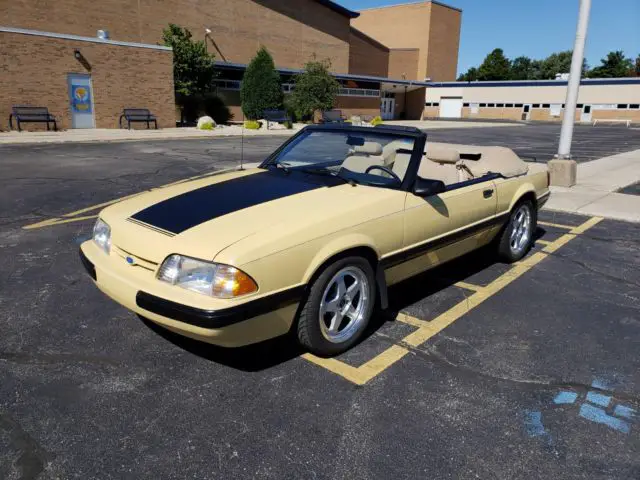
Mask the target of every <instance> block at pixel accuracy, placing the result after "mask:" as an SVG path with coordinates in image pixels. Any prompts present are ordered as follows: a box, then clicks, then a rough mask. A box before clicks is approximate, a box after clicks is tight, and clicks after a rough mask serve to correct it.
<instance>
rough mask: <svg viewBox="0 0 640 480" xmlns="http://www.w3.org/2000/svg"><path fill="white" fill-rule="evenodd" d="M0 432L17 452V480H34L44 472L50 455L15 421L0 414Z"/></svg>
mask: <svg viewBox="0 0 640 480" xmlns="http://www.w3.org/2000/svg"><path fill="white" fill-rule="evenodd" d="M2 430H4V431H5V432H7V434H8V435H9V441H10V442H11V445H12V446H13V448H15V450H17V451H18V452H19V457H18V458H17V459H16V461H15V465H16V466H17V467H18V468H19V469H20V477H18V478H19V480H35V479H36V478H37V477H38V476H39V475H40V474H41V473H42V472H43V471H44V469H45V467H46V465H47V463H48V462H49V461H50V460H51V455H50V454H49V453H48V452H46V451H45V450H44V449H43V448H42V447H41V446H40V445H39V444H38V442H37V441H36V440H35V439H34V438H33V437H31V435H29V434H28V433H27V432H25V431H24V429H23V428H22V427H21V426H20V424H19V423H18V422H17V421H15V420H14V419H13V418H11V417H10V416H9V415H7V414H4V413H1V412H0V431H2Z"/></svg>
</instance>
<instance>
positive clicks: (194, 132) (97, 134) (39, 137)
mask: <svg viewBox="0 0 640 480" xmlns="http://www.w3.org/2000/svg"><path fill="white" fill-rule="evenodd" d="M385 124H389V125H409V126H416V127H418V128H424V129H432V130H434V129H441V128H471V127H501V126H513V125H512V124H506V123H486V122H475V123H470V122H467V123H462V122H447V121H434V120H429V121H415V122H414V121H404V122H402V121H390V122H385ZM304 126H305V124H303V123H296V124H294V126H293V128H292V129H290V130H289V129H286V128H284V127H283V126H281V125H277V124H276V125H272V126H271V129H270V130H267V129H266V128H261V129H260V130H248V129H246V128H242V126H241V125H221V126H219V127H217V128H216V129H214V130H211V131H206V130H198V129H196V128H193V127H185V128H161V129H159V130H146V129H140V130H128V129H118V128H91V129H82V130H65V131H61V132H46V131H44V132H16V131H11V132H0V145H3V144H5V145H9V144H42V143H87V142H126V141H146V140H184V139H203V138H204V139H207V138H211V139H213V138H220V137H239V136H242V135H245V136H247V137H249V136H264V135H269V136H271V135H279V136H287V137H288V136H291V135H293V134H294V133H296V132H297V131H298V130H300V129H302V128H303V127H304Z"/></svg>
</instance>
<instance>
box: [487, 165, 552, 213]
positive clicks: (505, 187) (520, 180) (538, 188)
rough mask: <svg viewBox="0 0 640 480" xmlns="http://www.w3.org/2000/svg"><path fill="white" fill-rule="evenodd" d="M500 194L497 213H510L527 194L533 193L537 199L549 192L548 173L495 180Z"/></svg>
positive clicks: (541, 172) (542, 172)
mask: <svg viewBox="0 0 640 480" xmlns="http://www.w3.org/2000/svg"><path fill="white" fill-rule="evenodd" d="M495 184H496V190H497V192H498V206H497V211H496V213H497V214H498V215H500V214H502V213H508V212H510V211H511V209H512V208H513V207H514V206H515V204H516V203H517V202H518V201H519V200H520V199H521V198H522V197H523V196H524V195H525V194H527V193H533V194H534V195H535V196H536V198H538V197H540V196H541V195H543V194H544V193H546V192H548V191H549V189H548V186H547V173H546V171H540V172H536V173H530V174H527V175H523V176H520V177H514V178H499V179H496V180H495Z"/></svg>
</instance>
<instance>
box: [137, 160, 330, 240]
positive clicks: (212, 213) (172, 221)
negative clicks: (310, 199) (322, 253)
mask: <svg viewBox="0 0 640 480" xmlns="http://www.w3.org/2000/svg"><path fill="white" fill-rule="evenodd" d="M324 186H326V185H325V184H323V183H311V182H309V181H305V180H304V179H301V178H300V177H298V176H297V175H295V176H294V175H286V174H284V173H281V172H275V171H271V170H268V171H264V172H261V173H255V174H253V175H245V176H243V177H238V178H234V179H231V180H227V181H225V182H220V183H215V184H213V185H208V186H206V187H202V188H198V189H196V190H192V191H190V192H186V193H183V194H181V195H178V196H176V197H172V198H169V199H167V200H163V201H162V202H160V203H156V204H155V205H152V206H150V207H147V208H145V209H144V210H141V211H139V212H138V213H136V214H135V215H132V216H131V219H132V220H134V221H137V222H141V223H144V224H146V225H149V226H151V227H155V228H156V229H161V230H164V231H165V232H169V233H173V234H179V233H182V232H184V231H185V230H188V229H190V228H193V227H195V226H198V225H200V224H202V223H205V222H208V221H209V220H213V219H214V218H218V217H222V216H224V215H228V214H230V213H233V212H237V211H238V210H243V209H245V208H249V207H253V206H256V205H259V204H261V203H265V202H270V201H272V200H277V199H279V198H284V197H288V196H291V195H296V194H298V193H303V192H308V191H311V190H315V189H318V188H322V187H324Z"/></svg>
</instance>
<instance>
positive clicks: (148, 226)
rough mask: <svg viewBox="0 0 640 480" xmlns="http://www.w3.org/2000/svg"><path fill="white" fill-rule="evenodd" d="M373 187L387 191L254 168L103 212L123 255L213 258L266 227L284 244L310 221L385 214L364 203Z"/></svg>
mask: <svg viewBox="0 0 640 480" xmlns="http://www.w3.org/2000/svg"><path fill="white" fill-rule="evenodd" d="M375 192H380V195H382V196H383V197H384V195H385V194H384V192H389V191H388V190H385V189H381V188H373V187H363V186H357V187H353V186H351V185H348V184H345V183H344V182H343V181H342V180H341V179H338V178H334V177H329V176H327V177H324V176H318V175H304V174H299V173H291V174H287V173H286V172H283V171H281V170H280V171H274V170H262V169H251V170H245V171H237V172H231V173H226V174H221V175H216V176H212V177H208V178H205V179H199V180H194V181H190V182H185V183H181V184H178V185H173V186H171V187H165V188H160V189H156V190H153V191H151V192H147V193H144V194H141V195H138V196H136V197H134V198H131V199H128V200H125V201H123V202H120V203H118V204H115V205H113V206H111V207H109V208H107V209H105V210H104V211H103V212H102V213H101V217H102V218H103V219H104V220H105V221H106V222H107V223H108V224H109V225H110V226H111V230H112V244H113V245H114V246H115V247H116V248H118V249H120V250H121V251H122V252H123V253H125V254H131V255H135V256H137V257H139V258H140V259H143V260H147V261H150V262H153V263H160V262H161V261H162V260H164V259H165V258H166V257H167V256H168V255H170V254H172V253H181V254H184V255H189V256H192V257H196V258H201V259H204V260H213V259H214V258H215V257H216V255H217V254H218V253H219V252H221V251H222V250H223V249H225V248H227V247H229V246H231V245H233V244H234V243H237V242H240V241H241V240H245V239H249V237H252V238H251V240H252V243H255V241H257V242H259V237H260V235H259V234H260V233H261V232H265V231H267V230H274V229H277V231H278V233H279V236H281V237H282V238H283V243H286V242H287V240H286V237H287V235H290V234H292V233H293V232H299V231H300V230H301V229H303V228H304V226H305V225H309V224H310V223H313V224H318V223H319V222H329V221H330V224H331V226H332V227H333V228H335V229H336V230H337V229H339V228H344V226H345V225H347V224H348V223H349V222H354V221H357V219H354V218H353V217H349V211H350V210H351V211H358V212H362V211H365V212H367V211H368V212H369V213H368V215H369V216H373V217H376V216H379V215H384V214H385V212H381V211H378V212H377V213H376V212H375V210H376V209H368V208H364V209H363V208H362V207H363V206H366V205H368V204H370V203H371V202H372V201H374V200H375V197H376V194H375ZM377 200H378V201H381V202H382V203H384V199H381V198H378V199H377ZM375 203H377V202H375ZM366 220H367V219H362V221H366ZM342 224H345V225H342ZM330 230H331V227H329V228H327V230H326V232H327V233H328V231H330ZM297 238H298V239H299V240H300V241H304V238H303V237H302V238H301V237H300V236H297ZM281 246H285V245H281ZM263 253H264V254H268V252H263Z"/></svg>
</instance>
